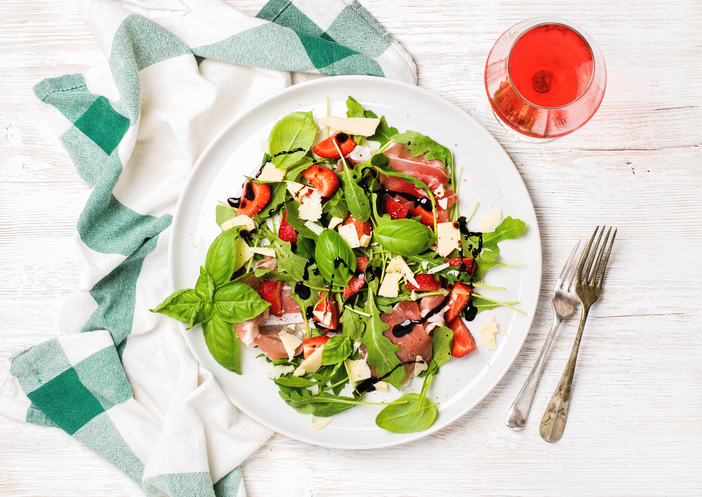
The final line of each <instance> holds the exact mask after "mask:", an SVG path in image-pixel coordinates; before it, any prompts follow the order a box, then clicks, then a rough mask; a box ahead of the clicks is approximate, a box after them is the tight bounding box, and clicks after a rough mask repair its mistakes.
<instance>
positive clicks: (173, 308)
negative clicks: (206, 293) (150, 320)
mask: <svg viewBox="0 0 702 497" xmlns="http://www.w3.org/2000/svg"><path fill="white" fill-rule="evenodd" d="M203 305H204V302H203V300H202V298H201V297H200V296H199V295H198V293H197V292H196V291H195V290H194V289H192V288H186V289H183V290H178V291H177V292H174V293H173V294H171V295H170V296H168V297H166V300H164V301H163V302H161V303H160V304H159V305H158V306H157V307H156V308H155V309H151V312H156V313H158V314H165V315H166V316H168V317H172V318H174V319H177V320H178V321H183V322H186V323H188V322H189V323H190V326H188V328H192V327H193V326H194V325H196V324H197V322H198V321H196V317H197V315H198V313H199V312H200V310H201V309H202V307H203Z"/></svg>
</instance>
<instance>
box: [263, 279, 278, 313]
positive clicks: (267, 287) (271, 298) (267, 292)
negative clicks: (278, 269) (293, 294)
mask: <svg viewBox="0 0 702 497" xmlns="http://www.w3.org/2000/svg"><path fill="white" fill-rule="evenodd" d="M258 292H259V294H260V295H261V298H262V299H263V300H265V301H266V302H270V303H271V306H270V307H269V308H268V309H269V311H270V312H271V314H273V315H275V316H278V317H280V316H282V315H283V282H282V281H262V282H261V286H260V287H259V290H258Z"/></svg>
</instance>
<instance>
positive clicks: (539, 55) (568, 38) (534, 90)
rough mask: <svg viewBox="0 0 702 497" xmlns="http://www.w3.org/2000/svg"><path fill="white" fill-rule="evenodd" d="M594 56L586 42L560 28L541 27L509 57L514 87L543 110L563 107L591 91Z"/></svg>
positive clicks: (522, 41) (523, 40)
mask: <svg viewBox="0 0 702 497" xmlns="http://www.w3.org/2000/svg"><path fill="white" fill-rule="evenodd" d="M592 70H593V64H592V53H591V52H590V47H589V46H588V44H587V43H586V42H585V40H583V38H582V37H581V36H580V35H579V34H578V33H576V32H575V31H573V30H572V29H570V28H567V27H565V26H561V25H559V24H545V25H542V26H537V27H535V28H533V29H531V30H529V31H527V32H526V33H524V35H522V37H521V38H519V40H517V42H516V43H515V44H514V47H513V48H512V52H511V54H510V57H509V74H510V77H511V79H512V84H513V85H514V87H515V89H516V90H517V91H518V92H519V94H520V95H522V97H524V99H526V100H528V101H529V102H531V103H532V104H535V105H538V106H540V107H562V106H564V105H568V104H569V103H571V102H573V101H574V100H576V99H577V98H578V97H579V96H580V95H582V93H583V92H584V91H585V90H586V89H587V87H588V85H589V83H590V79H591V77H592Z"/></svg>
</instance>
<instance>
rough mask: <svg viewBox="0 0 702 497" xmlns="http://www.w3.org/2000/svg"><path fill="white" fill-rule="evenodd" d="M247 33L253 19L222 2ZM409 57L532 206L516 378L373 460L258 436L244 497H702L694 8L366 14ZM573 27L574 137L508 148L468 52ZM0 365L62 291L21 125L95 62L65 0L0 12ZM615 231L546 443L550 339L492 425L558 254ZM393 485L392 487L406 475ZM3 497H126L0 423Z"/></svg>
mask: <svg viewBox="0 0 702 497" xmlns="http://www.w3.org/2000/svg"><path fill="white" fill-rule="evenodd" d="M231 3H232V4H235V5H237V6H239V7H240V8H242V9H244V10H245V11H247V12H249V13H255V12H256V11H257V9H258V8H260V6H261V5H262V4H263V2H262V1H248V2H245V1H237V2H231ZM363 5H364V6H365V7H366V8H367V9H368V10H370V11H371V13H372V14H373V15H374V16H376V18H377V19H378V20H379V21H380V22H381V23H382V24H383V25H384V26H385V27H386V28H387V29H388V30H389V31H390V32H391V33H392V34H393V35H395V36H396V38H397V39H398V40H399V41H400V42H401V43H402V44H403V45H404V46H405V47H406V49H407V50H408V51H409V53H410V54H411V55H412V57H413V58H414V60H415V62H416V63H417V66H418V68H419V84H420V86H422V87H424V88H426V89H428V90H431V91H433V92H435V93H436V94H438V95H440V96H442V97H444V98H446V99H447V100H449V101H451V102H453V103H455V104H456V105H458V106H459V107H460V108H462V109H464V110H465V111H466V112H467V113H469V114H470V115H471V116H473V117H474V118H475V119H477V120H478V121H479V122H480V123H481V124H483V125H484V126H485V127H486V128H487V129H488V130H489V131H490V132H491V133H492V134H493V135H494V136H495V137H496V138H497V139H498V141H499V142H500V143H501V144H502V146H503V147H504V148H505V150H506V151H507V153H508V154H509V156H510V157H511V158H512V160H513V161H514V163H515V165H516V167H517V169H518V171H519V172H520V174H521V176H522V178H523V179H524V182H525V184H526V186H527V188H528V190H529V193H530V195H531V197H532V201H533V203H534V206H535V209H536V213H537V216H538V219H539V228H540V230H541V234H542V248H543V252H544V275H543V282H542V288H541V290H542V294H541V300H540V304H539V307H538V309H537V313H536V316H535V319H534V326H533V329H532V331H531V333H530V335H529V337H528V339H527V341H526V343H525V345H524V348H523V350H522V352H521V353H520V355H519V357H518V358H517V360H516V361H515V363H514V365H513V366H512V368H511V369H510V371H509V372H508V373H507V375H506V376H505V377H504V379H503V380H502V381H501V382H500V383H499V384H498V386H497V387H496V388H495V390H494V391H493V392H492V393H491V394H490V395H488V396H487V397H486V398H485V399H484V401H483V402H481V403H480V404H479V405H478V406H477V407H476V408H475V409H473V410H471V411H470V412H469V413H468V414H467V415H465V416H464V417H463V418H461V419H460V420H459V421H458V422H456V423H455V424H453V425H452V426H450V427H448V428H446V429H444V430H441V431H440V432H438V433H437V434H435V435H432V436H429V437H426V438H424V439H422V440H420V441H417V442H414V443H411V444H408V445H405V446H401V447H395V448H390V449H383V450H374V451H342V450H331V449H323V448H318V447H314V446H310V445H307V444H304V443H301V442H297V441H294V440H291V439H288V438H286V437H283V436H280V435H275V436H273V438H271V439H270V440H269V442H267V443H266V444H265V445H264V446H263V447H262V448H261V449H260V450H259V451H258V452H256V453H255V454H253V455H252V456H251V457H250V458H249V459H248V460H247V461H246V463H245V464H244V466H243V470H244V476H245V481H246V487H247V490H248V493H249V495H250V496H252V497H259V496H270V495H284V496H300V497H302V496H305V497H306V496H312V495H335V496H343V495H349V496H351V495H354V496H355V495H420V494H421V495H426V494H429V495H439V494H448V495H484V496H502V495H509V496H551V495H574V496H580V495H582V496H591V495H617V496H642V495H650V496H656V495H691V496H696V495H700V494H702V464H701V463H700V461H701V460H702V428H701V426H702V423H700V421H702V419H701V417H700V412H702V348H701V347H700V345H699V341H700V335H701V333H700V332H701V331H702V303H701V300H700V297H699V295H700V290H702V283H701V282H702V262H700V261H701V258H700V256H701V255H702V221H701V220H702V189H701V185H700V182H701V180H702V149H701V148H700V145H701V144H702V108H701V105H702V30H700V27H701V21H700V19H702V4H701V3H700V2H695V1H677V2H635V1H631V0H628V1H621V2H608V1H605V0H592V1H590V2H577V1H561V2H538V3H537V2H533V3H524V2H520V1H518V0H508V1H501V2H488V1H484V0H483V1H457V0H432V1H426V0H405V1H403V2H397V1H390V0H366V1H365V2H363ZM544 14H549V15H555V16H560V17H562V18H563V19H568V20H571V21H573V22H575V23H577V24H579V25H580V26H582V27H583V28H584V29H586V30H587V31H588V32H589V33H590V35H592V36H593V37H594V39H595V40H596V41H597V43H598V44H599V46H600V48H601V50H602V52H603V54H604V56H605V59H606V62H607V69H608V86H607V92H606V95H605V98H604V101H603V103H602V106H601V108H600V109H599V111H598V112H597V114H596V116H595V117H594V118H593V119H592V120H591V121H590V122H589V123H588V124H587V125H586V126H584V127H583V128H582V129H581V130H579V131H578V132H576V133H574V134H572V135H570V136H568V137H564V138H560V139H557V140H555V141H552V142H549V143H542V144H531V143H525V142H519V141H517V140H515V139H514V138H512V136H511V135H509V134H508V133H507V132H506V131H505V130H504V129H503V128H502V127H501V126H500V125H499V124H497V122H495V121H494V119H493V117H492V115H491V112H490V107H489V105H488V102H487V99H486V97H485V93H484V87H483V83H482V73H483V69H484V64H485V59H486V58H487V54H488V52H489V50H490V48H491V46H492V44H493V43H494V41H495V40H496V39H497V37H498V36H499V35H500V34H501V33H502V32H503V31H504V30H505V29H507V28H508V27H509V26H511V25H512V24H514V23H516V22H519V21H521V20H523V19H526V18H529V17H534V16H537V15H544ZM0 19H2V21H0V23H1V24H0V68H1V69H0V71H1V72H0V74H1V75H2V77H0V95H2V97H3V98H2V99H0V360H4V359H5V358H7V357H9V356H10V355H11V354H13V353H14V352H17V351H19V350H22V349H24V348H26V347H28V346H31V345H34V344H36V343H40V342H42V341H44V340H46V339H49V338H52V337H55V336H57V335H58V333H59V332H58V326H57V324H56V321H57V314H58V309H59V308H60V307H61V305H62V302H63V300H64V299H65V298H66V297H67V296H68V295H69V294H70V292H71V291H72V290H73V289H74V288H75V287H76V285H77V282H78V278H79V274H80V270H81V267H80V263H79V261H78V259H77V257H76V255H75V252H74V250H73V238H72V237H73V233H74V226H75V223H76V220H77V217H78V214H79V212H80V210H81V207H82V205H83V203H84V202H85V199H86V196H87V194H88V188H87V186H86V185H85V184H83V182H82V181H81V180H80V178H79V177H78V175H77V174H76V173H75V171H74V169H73V166H72V165H71V163H70V161H69V160H68V157H67V155H66V153H65V151H64V150H63V149H62V148H61V146H60V144H59V142H58V140H57V139H56V137H55V136H54V135H53V133H52V132H51V130H50V129H49V126H48V125H47V123H46V121H45V120H44V118H43V117H42V115H41V114H40V113H39V111H38V109H37V105H36V102H35V99H34V97H33V94H32V91H31V88H32V86H33V85H34V84H35V83H36V82H38V81H39V80H41V79H43V78H45V77H49V76H58V75H61V74H67V73H74V72H84V71H85V70H87V69H88V68H90V67H92V66H94V65H95V64H97V63H98V61H99V60H100V57H101V53H100V51H99V50H98V47H97V44H96V43H95V41H94V39H93V37H92V34H91V33H90V32H89V31H88V29H87V28H86V27H85V26H84V25H83V23H82V21H81V19H80V17H79V15H78V13H77V9H76V8H75V6H74V5H73V3H72V2H70V1H68V0H65V1H64V0H55V1H52V0H3V2H2V3H0ZM604 223H606V224H612V225H617V226H619V230H620V231H619V235H618V238H617V244H616V248H615V251H614V253H613V256H612V260H611V262H610V270H609V273H608V276H607V283H606V287H605V290H604V292H603V295H602V297H601V299H600V302H598V303H597V304H596V305H595V307H593V310H592V313H591V316H590V319H589V321H588V323H589V324H588V328H587V329H586V332H585V337H584V340H583V344H582V347H581V354H580V357H579V361H578V368H577V372H576V377H575V386H574V398H573V400H572V405H571V415H570V417H569V420H568V426H567V429H566V433H565V435H564V437H563V439H562V440H561V441H560V442H559V443H557V444H553V445H551V444H547V443H545V442H543V441H542V440H541V438H540V437H539V435H538V420H539V419H540V416H541V413H542V412H543V410H544V408H545V406H546V403H547V402H548V399H549V398H550V396H551V393H552V391H553V388H554V387H555V385H556V383H557V382H558V379H559V378H560V374H561V372H562V369H563V366H564V365H565V362H566V360H567V357H568V354H569V352H570V347H571V345H572V341H573V337H574V332H575V326H574V325H575V322H574V321H575V320H571V321H569V322H567V323H566V326H564V327H563V328H562V330H561V332H560V333H559V335H558V336H557V337H556V340H555V341H554V344H553V347H552V351H551V354H550V358H549V360H548V362H547V364H546V368H545V372H544V376H543V378H542V381H541V384H540V387H539V390H538V392H537V396H536V399H535V401H534V407H533V411H532V417H531V418H530V421H529V423H528V424H527V427H526V428H525V429H524V430H523V431H521V432H512V431H510V430H508V429H507V428H506V427H505V425H504V423H503V418H504V416H505V413H506V411H507V408H508V407H509V405H510V404H511V402H512V400H513V399H514V396H515V395H516V393H517V391H518V390H519V388H520V387H521V385H522V382H523V381H524V380H525V378H526V376H527V374H528V372H529V369H530V368H531V366H532V364H533V362H534V360H535V359H536V356H537V355H538V352H539V350H540V348H541V345H542V343H543V341H544V338H545V335H546V332H547V331H548V327H549V326H550V323H551V318H552V317H551V311H550V307H549V299H550V295H549V293H550V291H551V289H552V288H553V285H554V281H555V276H556V274H557V272H558V271H559V268H560V266H561V265H562V263H563V261H564V260H565V258H566V256H567V254H568V252H569V250H570V248H571V246H572V244H573V243H574V240H575V239H576V238H577V237H579V236H587V235H588V234H589V233H590V232H591V231H592V229H593V228H594V226H595V225H596V224H604ZM408 476H409V477H408ZM0 495H15V496H21V497H29V496H52V497H63V496H66V497H68V496H70V497H77V496H94V495H104V496H139V495H143V494H142V492H141V490H140V489H139V488H138V487H137V486H136V485H135V484H133V483H132V482H131V481H130V480H129V479H128V478H126V477H125V476H123V475H122V474H121V473H120V472H119V471H118V470H116V469H115V468H113V467H112V466H110V465H109V464H108V463H106V462H104V461H103V460H102V459H101V458H100V457H98V456H96V455H95V454H93V453H92V452H91V451H90V450H89V449H87V448H85V447H83V446H82V445H80V444H79V443H77V442H76V441H74V440H73V439H72V438H71V437H69V436H68V435H66V434H64V433H62V432H60V431H58V430H53V429H46V428H40V427H37V426H33V425H27V424H23V423H19V422H16V421H12V420H9V419H6V418H4V417H0Z"/></svg>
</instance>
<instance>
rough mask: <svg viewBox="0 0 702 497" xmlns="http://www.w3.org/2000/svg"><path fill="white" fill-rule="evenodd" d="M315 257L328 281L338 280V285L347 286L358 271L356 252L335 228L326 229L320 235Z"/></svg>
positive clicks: (320, 270)
mask: <svg viewBox="0 0 702 497" xmlns="http://www.w3.org/2000/svg"><path fill="white" fill-rule="evenodd" d="M314 259H315V261H316V262H317V269H319V272H320V274H321V275H322V277H323V278H324V279H325V280H326V281H327V282H328V283H332V281H333V280H336V282H337V285H338V284H341V285H344V286H345V285H346V284H347V283H348V281H349V279H351V276H353V272H354V271H356V254H354V253H353V249H351V247H350V246H349V244H348V242H347V241H346V240H344V239H343V238H342V237H341V235H340V234H339V233H337V232H336V231H334V230H330V229H325V230H324V231H322V233H321V234H320V235H319V237H318V238H317V246H316V247H315V250H314Z"/></svg>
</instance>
